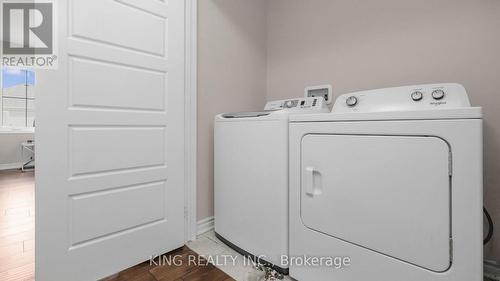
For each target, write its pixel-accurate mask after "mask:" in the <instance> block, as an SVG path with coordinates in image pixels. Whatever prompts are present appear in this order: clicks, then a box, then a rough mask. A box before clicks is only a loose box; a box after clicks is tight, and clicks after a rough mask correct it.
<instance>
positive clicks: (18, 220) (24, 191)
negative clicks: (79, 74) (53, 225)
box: [0, 68, 36, 280]
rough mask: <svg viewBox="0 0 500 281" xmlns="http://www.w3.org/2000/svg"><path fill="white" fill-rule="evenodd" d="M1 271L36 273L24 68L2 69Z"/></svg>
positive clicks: (29, 102)
mask: <svg viewBox="0 0 500 281" xmlns="http://www.w3.org/2000/svg"><path fill="white" fill-rule="evenodd" d="M0 85H1V96H0V276H1V279H2V280H34V278H35V275H34V273H35V254H34V252H35V199H34V193H35V177H34V169H35V139H34V134H35V98H36V94H35V92H36V91H35V85H36V74H35V72H34V71H32V70H26V69H9V68H3V69H1V83H0Z"/></svg>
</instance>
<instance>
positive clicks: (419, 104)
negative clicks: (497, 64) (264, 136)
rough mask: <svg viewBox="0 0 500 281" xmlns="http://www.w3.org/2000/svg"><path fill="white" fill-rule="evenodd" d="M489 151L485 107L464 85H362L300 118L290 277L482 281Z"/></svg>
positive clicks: (293, 130) (293, 167) (295, 127)
mask: <svg viewBox="0 0 500 281" xmlns="http://www.w3.org/2000/svg"><path fill="white" fill-rule="evenodd" d="M482 153H483V148H482V111H481V108H477V107H471V106H470V103H469V99H468V96H467V93H466V91H465V89H464V88H463V87H462V86H461V85H458V84H431V85H417V86H405V87H397V88H388V89H379V90H371V91H362V92H355V93H351V94H346V95H342V96H340V97H338V98H337V100H336V103H335V105H334V107H333V110H332V112H331V113H326V114H309V115H297V116H291V118H290V169H289V175H290V257H289V262H290V264H289V265H290V276H292V277H294V278H296V279H297V280H299V281H316V280H338V281H360V280H377V281H382V280H383V281H400V280H405V281H480V280H483V279H482V278H483V277H482V273H483V264H482V259H483V252H482V249H483V247H482V239H483V237H482V234H483V219H482V206H483V198H482V195H483V185H482V162H483V156H482ZM314 258H317V259H320V258H322V260H318V262H316V263H315V264H312V263H311V260H312V259H314ZM330 258H332V259H335V260H334V263H333V264H332V263H329V264H327V262H328V260H329V259H330ZM308 261H309V262H308Z"/></svg>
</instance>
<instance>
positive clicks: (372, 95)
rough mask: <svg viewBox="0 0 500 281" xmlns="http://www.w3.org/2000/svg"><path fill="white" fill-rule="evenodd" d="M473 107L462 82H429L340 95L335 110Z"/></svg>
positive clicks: (376, 110) (362, 110) (333, 110)
mask: <svg viewBox="0 0 500 281" xmlns="http://www.w3.org/2000/svg"><path fill="white" fill-rule="evenodd" d="M463 107H470V102H469V97H468V96H467V92H466V91H465V88H464V87H463V86H462V85H460V84H455V83H443V84H426V85H414V86H403V87H395V88H386V89H377V90H369V91H360V92H354V93H349V94H344V95H341V96H339V97H338V98H337V100H336V101H335V104H334V106H333V109H332V112H383V111H402V110H419V109H442V108H463Z"/></svg>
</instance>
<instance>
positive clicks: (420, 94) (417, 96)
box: [411, 91, 424, 101]
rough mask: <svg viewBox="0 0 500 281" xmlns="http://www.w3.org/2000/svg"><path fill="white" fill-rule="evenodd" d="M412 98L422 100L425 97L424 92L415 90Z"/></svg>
mask: <svg viewBox="0 0 500 281" xmlns="http://www.w3.org/2000/svg"><path fill="white" fill-rule="evenodd" d="M411 98H412V100H414V101H419V100H422V99H423V98H424V94H423V93H422V92H420V91H415V92H413V93H412V94H411Z"/></svg>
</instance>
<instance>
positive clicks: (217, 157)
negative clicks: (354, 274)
mask: <svg viewBox="0 0 500 281" xmlns="http://www.w3.org/2000/svg"><path fill="white" fill-rule="evenodd" d="M320 112H329V109H328V107H327V105H326V103H325V101H324V100H323V98H321V97H311V98H296V99H288V100H278V101H270V102H268V103H267V104H266V106H265V108H264V111H258V112H237V113H224V114H219V115H217V116H216V117H215V130H214V193H215V196H214V197H215V199H214V200H215V202H214V203H215V232H216V235H217V237H218V238H219V239H221V240H222V241H223V242H225V243H226V244H227V245H229V246H231V247H232V248H233V249H235V250H236V251H238V252H240V253H241V254H243V255H245V256H249V257H252V258H254V259H255V258H258V259H259V261H260V262H261V263H264V264H267V265H270V266H272V267H273V268H274V269H276V270H277V271H279V272H281V273H284V274H287V273H288V267H287V266H286V265H284V264H282V262H281V258H282V256H287V255H288V118H289V116H293V115H304V114H312V113H320Z"/></svg>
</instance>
